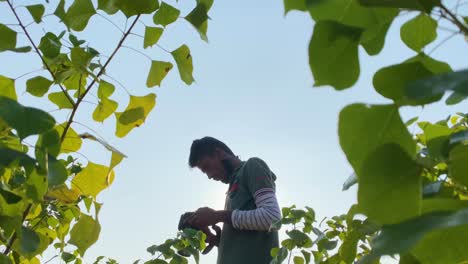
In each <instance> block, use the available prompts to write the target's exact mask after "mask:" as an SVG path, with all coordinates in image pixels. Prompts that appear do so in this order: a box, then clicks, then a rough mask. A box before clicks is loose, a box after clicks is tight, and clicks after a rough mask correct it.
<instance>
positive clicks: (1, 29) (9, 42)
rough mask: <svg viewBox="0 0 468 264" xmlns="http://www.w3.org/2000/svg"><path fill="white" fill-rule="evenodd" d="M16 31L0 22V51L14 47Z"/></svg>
mask: <svg viewBox="0 0 468 264" xmlns="http://www.w3.org/2000/svg"><path fill="white" fill-rule="evenodd" d="M16 35H17V33H16V31H14V30H12V29H10V28H9V27H7V26H5V25H3V24H0V36H2V37H1V38H0V52H2V51H6V50H11V49H14V48H15V47H16Z"/></svg>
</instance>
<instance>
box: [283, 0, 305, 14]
mask: <svg viewBox="0 0 468 264" xmlns="http://www.w3.org/2000/svg"><path fill="white" fill-rule="evenodd" d="M292 10H298V11H306V10H307V5H306V1H305V0H284V15H287V14H288V12H289V11H292Z"/></svg>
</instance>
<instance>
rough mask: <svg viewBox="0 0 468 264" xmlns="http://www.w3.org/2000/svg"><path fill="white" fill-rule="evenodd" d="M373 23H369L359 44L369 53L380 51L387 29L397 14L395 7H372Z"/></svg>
mask: <svg viewBox="0 0 468 264" xmlns="http://www.w3.org/2000/svg"><path fill="white" fill-rule="evenodd" d="M373 12H374V14H375V17H376V21H375V23H372V24H369V25H368V26H367V27H366V29H365V30H364V32H363V33H362V35H361V40H360V44H361V45H362V47H363V48H364V49H365V50H366V52H367V54H369V55H376V54H378V53H380V51H381V50H382V49H383V47H384V44H385V38H386V36H387V31H388V29H389V28H390V26H391V24H392V22H393V20H394V18H395V17H396V16H397V15H398V13H399V12H398V10H396V9H383V8H378V9H374V11H373Z"/></svg>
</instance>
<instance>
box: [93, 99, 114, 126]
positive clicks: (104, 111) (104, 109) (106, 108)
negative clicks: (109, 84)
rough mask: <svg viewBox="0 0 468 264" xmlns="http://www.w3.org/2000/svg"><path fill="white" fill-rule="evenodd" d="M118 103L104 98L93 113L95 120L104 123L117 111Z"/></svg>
mask: <svg viewBox="0 0 468 264" xmlns="http://www.w3.org/2000/svg"><path fill="white" fill-rule="evenodd" d="M117 106H118V103H117V102H116V101H114V100H111V99H107V98H106V97H102V98H101V100H100V101H99V104H98V105H97V106H96V109H94V112H93V119H94V121H96V122H104V120H106V119H107V118H108V117H109V116H110V115H112V114H113V113H114V112H115V110H117Z"/></svg>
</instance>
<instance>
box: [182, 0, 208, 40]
mask: <svg viewBox="0 0 468 264" xmlns="http://www.w3.org/2000/svg"><path fill="white" fill-rule="evenodd" d="M208 10H209V6H207V5H206V4H205V3H204V2H202V1H198V2H197V6H195V8H194V9H193V10H192V11H191V12H190V13H189V14H188V15H187V16H186V17H185V19H186V20H187V21H188V22H190V24H192V25H193V26H194V27H195V29H197V31H198V33H200V37H201V38H202V39H203V40H204V41H208V37H207V36H206V31H207V29H208Z"/></svg>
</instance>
